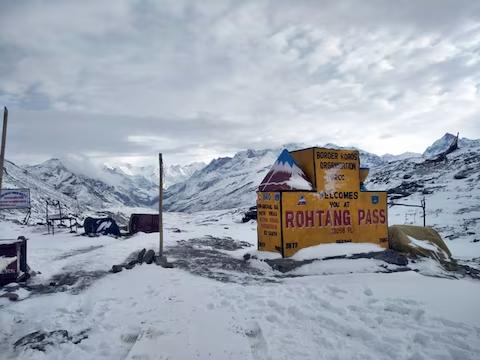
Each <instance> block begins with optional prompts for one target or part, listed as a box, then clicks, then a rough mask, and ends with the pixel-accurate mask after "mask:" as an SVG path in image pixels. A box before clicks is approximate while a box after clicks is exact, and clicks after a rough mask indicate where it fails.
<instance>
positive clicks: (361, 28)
mask: <svg viewBox="0 0 480 360" xmlns="http://www.w3.org/2000/svg"><path fill="white" fill-rule="evenodd" d="M12 4H13V3H9V5H8V6H5V7H3V6H2V13H1V15H0V16H1V17H2V20H4V21H2V22H0V51H1V53H2V64H1V65H0V77H1V78H2V83H1V84H0V100H2V101H4V102H5V104H6V105H7V106H9V107H10V108H11V116H12V122H11V127H12V130H11V131H10V133H9V147H8V149H7V153H8V156H9V157H10V158H18V159H22V161H23V159H26V158H28V156H29V154H30V155H31V156H32V157H33V156H34V155H35V156H37V157H38V156H39V154H42V155H43V156H45V157H48V156H62V155H63V154H62V153H75V152H76V153H81V154H86V155H90V156H100V157H105V158H107V157H112V158H119V157H122V156H144V155H145V156H146V155H148V154H150V153H152V152H155V151H159V149H160V150H162V151H164V152H168V153H169V154H170V155H171V156H174V157H176V158H177V159H178V160H179V161H184V160H185V159H187V160H188V159H190V158H192V156H197V158H194V159H193V158H192V161H193V160H200V158H199V157H209V156H214V155H220V154H231V153H232V152H234V151H236V150H240V149H243V148H246V147H255V148H260V147H269V146H278V145H280V144H282V143H288V142H311V143H326V142H337V143H339V144H340V145H351V144H358V145H359V146H362V147H364V148H366V149H367V150H370V151H383V149H384V148H385V147H386V146H388V147H390V148H389V149H387V151H388V152H390V153H394V152H403V151H422V150H423V148H421V147H422V146H426V145H428V144H429V143H430V142H431V141H433V140H434V139H435V136H437V134H439V135H442V134H443V133H444V132H445V128H447V127H448V128H454V127H458V128H459V129H458V130H460V131H462V128H460V127H463V128H464V129H465V131H466V132H467V133H466V134H464V135H465V136H470V137H480V129H479V128H478V126H473V125H469V124H470V123H471V121H473V120H471V121H470V122H468V121H467V119H475V118H477V119H478V116H479V114H480V106H479V103H480V102H479V100H480V99H479V96H480V95H479V93H478V91H475V90H474V89H476V87H478V84H479V83H480V70H479V69H480V53H479V52H478V49H479V47H480V26H479V25H478V23H479V21H478V20H479V14H480V11H479V10H480V8H479V6H480V5H479V2H477V1H473V0H472V1H464V2H462V6H459V5H458V3H457V2H456V1H446V0H440V1H433V0H425V1H422V2H413V1H404V0H402V1H395V2H392V1H389V0H384V1H380V0H374V1H368V2H362V4H361V5H360V4H359V2H358V1H353V0H352V1H333V0H332V1H295V2H293V1H247V2H237V1H231V2H223V1H222V2H216V1H211V2H207V3H203V2H202V3H199V2H194V1H167V2H161V3H160V2H155V1H146V0H142V1H134V2H132V1H116V2H113V3H112V2H98V1H82V2H59V1H26V2H22V3H19V4H16V5H15V4H13V5H12ZM18 24H22V26H17V25H18ZM472 89H473V90H472ZM27 110H30V111H27ZM51 139H54V140H51ZM203 160H206V159H203Z"/></svg>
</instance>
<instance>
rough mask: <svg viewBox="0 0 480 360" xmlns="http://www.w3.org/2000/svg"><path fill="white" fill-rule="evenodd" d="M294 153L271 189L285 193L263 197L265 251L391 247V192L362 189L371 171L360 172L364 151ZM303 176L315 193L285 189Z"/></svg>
mask: <svg viewBox="0 0 480 360" xmlns="http://www.w3.org/2000/svg"><path fill="white" fill-rule="evenodd" d="M289 155H290V160H289V159H288V156H287V155H286V154H284V153H282V155H281V157H280V158H279V160H277V162H276V163H275V164H274V166H273V167H272V170H271V171H270V172H269V175H268V178H269V181H270V183H273V184H274V185H273V186H270V187H269V190H275V188H276V187H277V188H278V189H279V190H278V191H268V192H260V191H259V192H258V193H257V208H258V248H259V250H264V251H276V252H280V253H281V254H282V256H284V257H285V256H291V255H293V254H294V253H295V252H297V251H298V250H300V249H302V248H305V247H309V246H314V245H319V244H326V243H347V242H349V243H350V242H362V243H363V242H367V243H375V244H379V245H381V246H383V247H387V245H388V242H387V239H388V224H387V193H386V192H385V191H361V183H363V181H364V180H365V177H366V169H364V168H362V170H360V158H359V153H358V151H356V150H336V149H323V148H309V149H304V150H299V151H294V152H291V153H290V154H289ZM290 167H292V169H293V170H292V171H291V173H290V176H288V174H286V173H287V172H288V171H289V169H290ZM282 172H283V173H282ZM298 173H300V175H301V176H303V177H304V178H307V179H309V180H310V182H311V184H312V189H313V190H311V191H305V190H302V191H296V190H295V189H291V190H285V185H284V184H295V183H298V181H296V180H295V179H294V178H293V177H294V176H295V175H296V174H298ZM279 174H280V175H279ZM275 176H276V178H277V180H276V181H275V182H273V181H272V180H271V179H272V178H275ZM282 179H283V180H282ZM282 181H283V183H282ZM262 183H263V182H262ZM263 188H265V187H263Z"/></svg>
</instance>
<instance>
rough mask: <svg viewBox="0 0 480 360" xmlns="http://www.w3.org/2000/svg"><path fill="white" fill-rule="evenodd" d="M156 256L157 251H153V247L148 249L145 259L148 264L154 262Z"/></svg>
mask: <svg viewBox="0 0 480 360" xmlns="http://www.w3.org/2000/svg"><path fill="white" fill-rule="evenodd" d="M154 257H155V251H153V250H152V249H150V250H148V251H147V252H146V253H145V256H144V258H143V260H144V261H145V262H146V263H147V264H151V263H152V262H153V258H154Z"/></svg>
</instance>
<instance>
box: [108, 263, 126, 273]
mask: <svg viewBox="0 0 480 360" xmlns="http://www.w3.org/2000/svg"><path fill="white" fill-rule="evenodd" d="M122 269H123V267H122V265H113V266H112V270H110V271H111V272H112V273H114V274H115V273H118V272H120V271H122Z"/></svg>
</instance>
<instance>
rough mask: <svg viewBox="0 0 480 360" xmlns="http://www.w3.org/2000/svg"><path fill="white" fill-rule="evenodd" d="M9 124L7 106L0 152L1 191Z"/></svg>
mask: <svg viewBox="0 0 480 360" xmlns="http://www.w3.org/2000/svg"><path fill="white" fill-rule="evenodd" d="M7 122H8V109H7V107H6V106H5V107H4V109H3V131H2V148H1V151H0V189H2V181H3V164H4V160H5V145H6V142H7Z"/></svg>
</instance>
